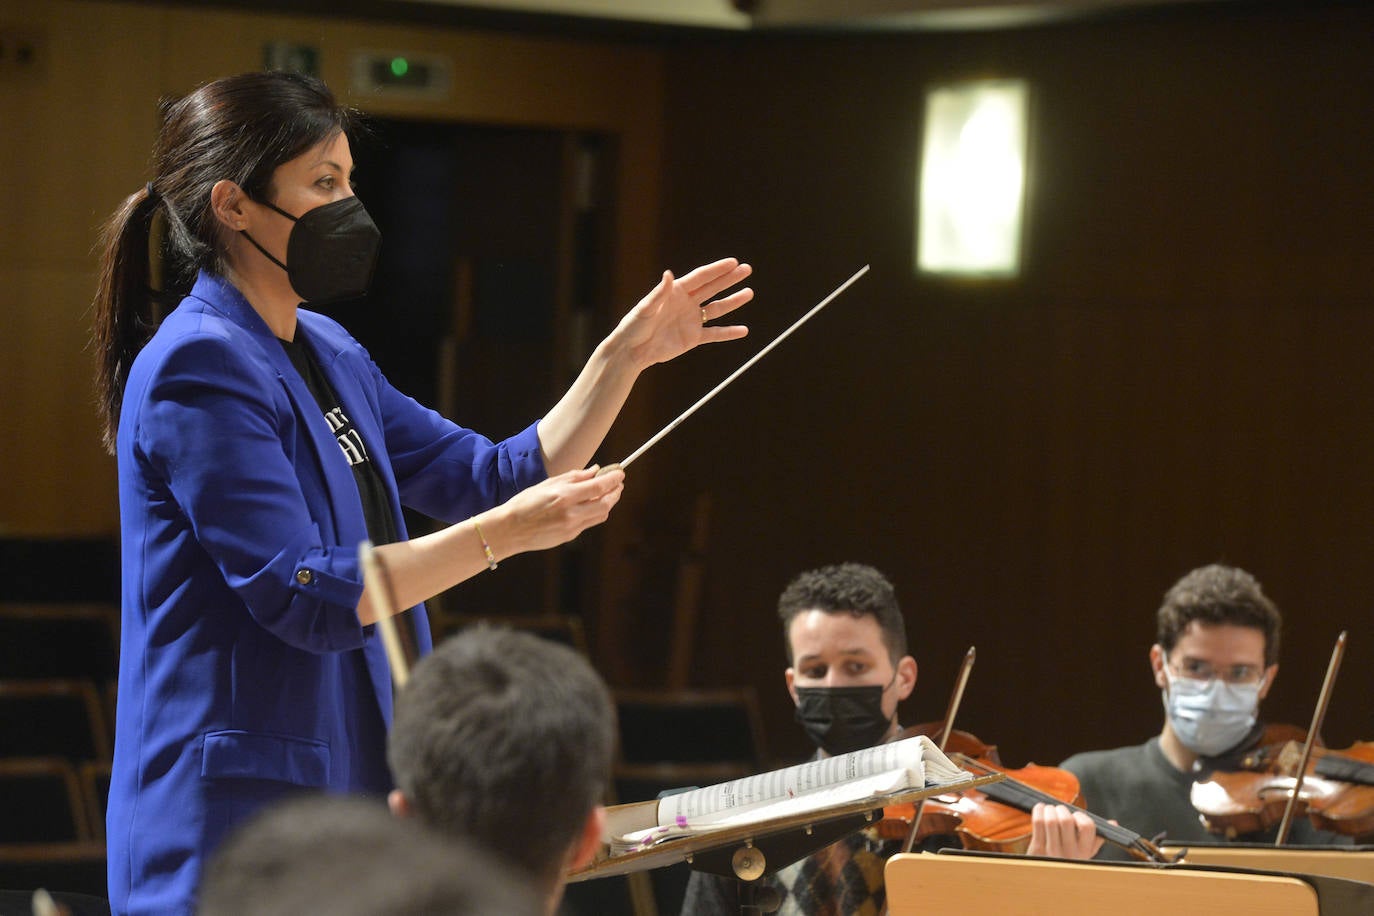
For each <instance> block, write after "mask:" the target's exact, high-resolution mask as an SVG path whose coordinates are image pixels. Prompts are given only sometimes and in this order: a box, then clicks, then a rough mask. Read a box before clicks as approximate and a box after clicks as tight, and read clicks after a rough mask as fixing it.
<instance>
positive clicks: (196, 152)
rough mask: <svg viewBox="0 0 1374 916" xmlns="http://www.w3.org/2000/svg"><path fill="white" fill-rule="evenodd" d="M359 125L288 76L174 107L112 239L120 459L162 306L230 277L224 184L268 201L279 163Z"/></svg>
mask: <svg viewBox="0 0 1374 916" xmlns="http://www.w3.org/2000/svg"><path fill="white" fill-rule="evenodd" d="M357 120H358V115H357V112H355V111H353V110H352V109H349V108H346V107H343V106H341V105H339V104H338V102H337V101H336V100H335V98H334V95H333V93H332V92H330V91H329V88H328V87H327V86H325V84H324V83H322V82H320V81H319V80H318V79H315V78H313V77H308V76H302V75H300V74H297V73H285V72H280V71H265V72H260V73H244V74H241V75H239V76H231V77H227V78H225V79H221V80H216V81H214V82H212V83H206V84H205V85H203V86H201V87H200V88H198V89H196V90H195V91H194V92H192V93H191V94H190V95H187V96H185V97H183V98H181V99H179V100H177V101H175V102H173V103H171V104H168V105H165V106H164V108H163V121H162V129H161V131H160V132H159V134H158V139H157V145H156V147H155V148H154V153H153V166H154V173H155V176H156V177H155V178H154V179H153V181H150V182H149V183H148V184H147V186H146V187H144V189H143V190H141V191H137V192H135V193H134V194H131V195H130V196H129V197H128V198H127V199H126V200H125V201H124V203H123V204H121V205H120V207H119V209H118V210H116V211H115V213H114V215H113V216H111V217H110V219H109V221H108V222H107V223H106V224H105V230H104V233H103V234H102V236H101V249H102V250H101V256H100V280H99V285H98V288H97V292H96V297H95V303H94V312H95V317H94V325H95V326H94V331H93V335H92V336H93V340H94V344H95V348H96V388H97V397H98V400H99V406H100V416H101V420H102V423H103V426H104V436H103V438H104V442H105V447H106V448H108V449H109V450H110V451H111V452H113V451H114V446H115V436H116V432H117V430H118V427H119V413H120V406H121V404H122V402H123V399H124V384H125V382H126V381H127V380H128V378H129V367H130V366H131V365H132V364H133V361H134V357H135V356H137V355H138V352H139V350H141V349H143V346H144V344H146V343H147V342H148V340H149V339H150V338H151V337H152V335H153V331H155V330H156V328H157V323H158V321H159V320H160V319H161V312H162V311H163V310H162V308H161V307H160V306H161V304H162V303H163V302H164V301H167V302H169V304H175V302H176V301H177V300H178V299H179V298H180V297H181V296H182V295H184V294H185V293H186V292H187V291H188V290H189V289H190V286H191V284H192V282H193V281H194V280H195V276H196V273H197V272H198V271H201V270H206V271H210V272H212V273H218V274H221V275H223V274H224V272H225V266H226V265H225V262H224V253H225V251H226V245H225V240H224V237H223V236H222V234H221V232H222V229H221V227H220V226H219V224H218V222H217V221H216V219H215V215H214V213H213V212H212V210H211V207H210V191H211V189H212V188H213V187H214V185H215V182H217V181H220V180H222V179H227V180H229V181H233V182H235V183H236V184H237V185H238V186H239V187H240V188H242V189H243V191H244V192H245V193H246V194H248V195H249V196H251V197H255V198H257V199H265V198H266V195H267V194H268V193H269V191H270V190H271V183H272V174H273V173H274V172H275V171H276V169H277V167H278V166H280V165H282V164H283V163H285V162H288V161H290V160H292V159H294V158H295V157H297V156H299V155H300V154H301V153H303V152H305V151H306V150H308V149H310V148H311V147H313V146H316V145H318V144H320V143H322V142H324V141H325V140H328V139H330V138H331V137H333V136H335V135H336V134H338V133H340V132H343V133H351V130H352V128H353V127H354V126H355V124H356V123H357ZM155 217H156V219H155ZM156 230H163V231H156ZM164 236H165V237H164ZM150 239H151V242H150ZM153 245H155V246H156V248H157V252H156V253H155V256H154V255H150V247H152V246H153ZM154 286H156V287H157V288H158V289H160V290H164V292H162V293H158V292H155V291H154V289H153V287H154Z"/></svg>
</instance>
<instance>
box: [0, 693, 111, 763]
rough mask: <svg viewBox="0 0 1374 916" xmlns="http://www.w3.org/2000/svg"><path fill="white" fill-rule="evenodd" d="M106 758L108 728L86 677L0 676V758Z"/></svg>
mask: <svg viewBox="0 0 1374 916" xmlns="http://www.w3.org/2000/svg"><path fill="white" fill-rule="evenodd" d="M44 756H53V757H66V758H68V759H70V760H108V759H109V758H110V738H109V728H108V727H107V726H106V725H105V715H104V712H103V711H102V709H101V704H100V695H99V693H98V692H97V691H96V689H95V685H94V684H93V683H91V682H90V681H83V680H74V679H59V680H34V681H0V757H44Z"/></svg>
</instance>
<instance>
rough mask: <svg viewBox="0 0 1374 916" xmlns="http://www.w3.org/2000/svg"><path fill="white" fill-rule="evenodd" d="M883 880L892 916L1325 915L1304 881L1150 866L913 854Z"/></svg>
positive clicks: (894, 862)
mask: <svg viewBox="0 0 1374 916" xmlns="http://www.w3.org/2000/svg"><path fill="white" fill-rule="evenodd" d="M884 880H885V882H886V885H887V905H888V912H889V913H890V914H891V916H918V914H919V916H928V914H930V913H938V912H942V911H945V910H948V911H951V912H953V911H956V910H957V911H959V912H980V911H984V910H983V908H984V907H986V908H987V911H992V912H996V913H998V914H1000V916H1041V914H1045V916H1050V914H1053V916H1100V914H1103V913H1110V914H1111V916H1160V914H1161V913H1178V912H1189V913H1223V912H1224V913H1244V914H1245V916H1318V913H1319V908H1318V903H1317V892H1316V891H1315V890H1314V889H1313V888H1312V886H1311V885H1309V884H1307V883H1306V882H1304V881H1302V880H1300V879H1298V878H1291V877H1280V876H1276V875H1255V874H1242V873H1226V872H1216V871H1189V870H1187V869H1176V868H1167V869H1162V868H1156V867H1152V866H1149V865H1109V864H1106V863H1099V862H1067V861H1063V860H1058V859H1035V858H1029V857H1014V856H963V855H933V854H931V853H918V854H910V853H908V854H902V855H896V856H893V857H892V858H891V859H888V862H887V867H886V869H885V871H884ZM1183 903H1186V909H1185V908H1181V906H1180V905H1181V904H1183Z"/></svg>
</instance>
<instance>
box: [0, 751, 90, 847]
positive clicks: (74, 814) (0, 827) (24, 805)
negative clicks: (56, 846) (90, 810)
mask: <svg viewBox="0 0 1374 916" xmlns="http://www.w3.org/2000/svg"><path fill="white" fill-rule="evenodd" d="M0 799H3V800H4V809H5V813H4V815H3V816H0V844H5V843H61V842H74V841H77V840H89V839H92V833H91V826H90V818H89V815H88V814H87V809H86V805H85V804H84V801H83V799H82V796H81V789H80V786H79V784H78V782H77V776H76V769H75V768H74V767H73V766H72V764H71V762H70V761H67V760H63V759H62V758H60V757H14V758H0Z"/></svg>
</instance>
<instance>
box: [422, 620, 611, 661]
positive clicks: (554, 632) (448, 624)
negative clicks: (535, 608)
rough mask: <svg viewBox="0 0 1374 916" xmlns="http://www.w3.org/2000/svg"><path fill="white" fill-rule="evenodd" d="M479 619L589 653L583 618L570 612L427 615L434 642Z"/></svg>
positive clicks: (585, 653)
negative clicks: (495, 615)
mask: <svg viewBox="0 0 1374 916" xmlns="http://www.w3.org/2000/svg"><path fill="white" fill-rule="evenodd" d="M479 623H489V624H491V625H493V626H507V627H510V628H511V629H514V630H526V631H528V632H531V633H536V634H538V635H540V636H542V637H544V638H545V639H551V640H553V641H554V642H561V643H562V644H563V645H565V646H571V647H572V648H574V649H576V650H577V651H578V652H580V653H582V654H583V655H587V654H588V653H587V631H586V628H585V627H583V625H582V618H581V617H577V616H575V615H572V614H511V615H507V616H502V617H484V616H482V615H480V614H450V613H437V614H431V615H430V625H431V627H432V628H433V630H434V642H435V644H436V645H437V644H438V643H439V642H440V641H441V640H443V639H444V638H445V637H448V636H452V635H453V634H454V633H457V632H459V631H460V630H462V629H464V628H465V627H470V626H474V625H476V624H479Z"/></svg>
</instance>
